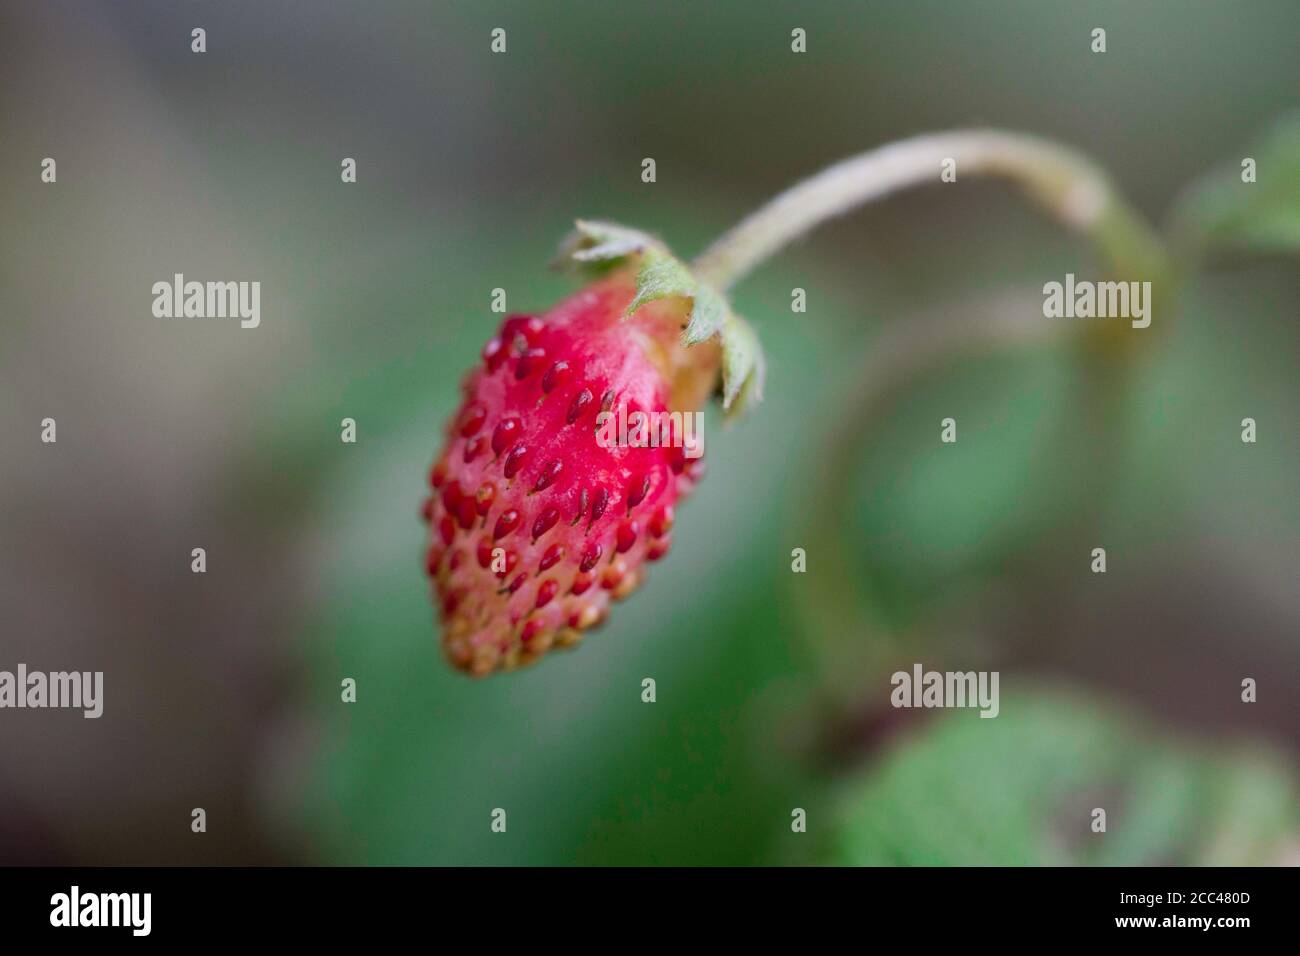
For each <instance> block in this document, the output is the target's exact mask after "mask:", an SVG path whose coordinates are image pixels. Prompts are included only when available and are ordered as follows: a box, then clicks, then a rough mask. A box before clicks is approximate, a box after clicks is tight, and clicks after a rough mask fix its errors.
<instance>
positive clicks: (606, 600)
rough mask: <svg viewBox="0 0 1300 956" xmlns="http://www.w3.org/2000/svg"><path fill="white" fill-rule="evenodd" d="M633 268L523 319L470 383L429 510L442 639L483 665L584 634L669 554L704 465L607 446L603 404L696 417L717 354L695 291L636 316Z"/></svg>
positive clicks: (491, 666) (468, 663) (653, 451)
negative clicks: (690, 342)
mask: <svg viewBox="0 0 1300 956" xmlns="http://www.w3.org/2000/svg"><path fill="white" fill-rule="evenodd" d="M635 274H636V270H635V269H634V268H629V269H624V270H618V271H615V272H614V273H611V274H610V275H609V276H608V277H607V278H605V279H602V280H600V281H598V282H597V283H595V284H593V285H591V286H588V287H587V288H585V289H583V290H582V291H580V292H578V293H577V294H576V295H574V296H572V297H570V298H569V299H567V300H565V301H563V302H561V303H560V304H559V305H557V306H556V307H555V308H554V309H552V310H551V311H550V312H548V313H547V314H546V315H544V316H541V317H537V316H511V317H510V318H508V319H507V320H506V321H505V322H504V323H503V324H502V326H501V328H500V330H499V331H498V334H497V335H495V336H494V337H492V338H491V339H490V340H489V341H488V343H487V345H485V346H484V348H483V351H482V361H481V362H480V363H478V364H476V366H475V368H474V369H473V370H472V371H471V373H470V375H469V377H468V378H467V379H466V382H465V391H466V398H465V402H464V405H463V406H462V407H461V408H460V409H458V410H457V412H456V414H455V416H454V417H453V419H452V426H451V429H450V431H449V433H448V434H449V436H450V437H449V444H448V447H447V448H446V449H445V451H443V452H442V453H441V454H440V455H439V457H438V458H437V462H438V464H437V465H436V466H435V467H434V468H433V469H432V470H431V472H430V485H431V486H432V487H433V489H434V491H433V494H432V496H431V497H430V498H429V499H428V503H427V504H426V505H425V507H424V509H423V513H424V514H425V515H426V516H427V518H428V520H429V522H430V541H429V549H428V553H427V555H426V570H427V572H428V574H429V575H430V576H431V578H432V579H433V584H434V588H435V590H436V592H437V595H438V603H439V605H440V607H441V609H442V617H443V646H444V649H445V651H446V653H447V656H448V658H449V659H450V660H451V661H452V662H453V663H454V664H455V665H456V666H458V667H460V668H463V669H465V670H467V671H470V672H471V673H473V674H487V673H491V672H493V671H497V670H504V669H509V668H512V667H516V666H519V665H522V664H527V663H530V662H531V661H533V660H536V659H537V658H538V657H540V656H541V655H542V654H545V653H546V652H547V651H548V650H549V649H550V648H552V647H564V646H570V645H572V644H574V643H575V642H577V641H578V640H579V639H580V638H581V636H582V635H583V634H584V633H586V632H588V631H589V630H590V629H591V628H593V627H595V626H596V625H597V624H599V623H600V622H601V621H602V620H604V619H605V617H606V616H607V614H608V611H609V607H610V604H611V602H612V601H615V600H619V599H621V598H623V597H626V596H627V595H628V594H629V593H631V591H632V590H634V589H635V588H636V587H637V585H638V584H639V583H640V581H641V579H642V570H641V569H642V566H643V565H644V564H645V562H646V561H648V560H653V559H657V558H659V557H662V556H663V554H664V553H666V550H667V547H668V539H667V533H668V530H669V529H670V528H671V527H672V521H673V507H674V505H675V504H676V502H677V500H678V499H679V498H681V497H682V496H684V495H685V494H687V493H689V491H690V489H691V487H692V485H693V480H692V474H691V469H690V468H689V467H688V465H687V463H686V461H685V459H684V458H683V457H682V455H681V449H680V448H676V447H657V446H652V447H641V446H639V445H634V444H632V443H628V444H625V445H618V444H615V445H614V446H613V447H605V446H604V445H602V444H601V442H600V441H598V440H597V428H596V425H597V422H596V413H597V412H598V411H608V412H614V413H616V414H617V412H618V411H619V408H618V406H619V405H620V403H626V404H627V408H628V409H637V410H640V411H644V412H647V413H667V412H670V411H678V412H686V411H694V410H695V409H697V408H699V407H700V405H701V404H703V402H704V400H705V399H706V398H707V396H708V395H709V393H710V392H711V391H712V390H713V386H714V382H715V379H716V374H717V369H718V353H717V347H716V343H705V344H703V345H700V346H695V347H693V348H691V349H686V348H685V347H684V346H683V345H682V344H681V329H682V326H683V324H684V319H685V317H686V311H685V310H686V308H687V304H686V303H685V302H684V301H683V300H681V299H675V298H667V299H662V300H658V301H654V302H651V303H649V304H647V305H643V306H642V307H640V308H639V309H637V310H636V312H635V313H633V314H632V315H631V316H626V317H625V316H624V313H625V312H626V310H627V307H628V305H629V303H630V302H631V300H632V297H633V295H634V294H635ZM691 464H694V462H692V463H691Z"/></svg>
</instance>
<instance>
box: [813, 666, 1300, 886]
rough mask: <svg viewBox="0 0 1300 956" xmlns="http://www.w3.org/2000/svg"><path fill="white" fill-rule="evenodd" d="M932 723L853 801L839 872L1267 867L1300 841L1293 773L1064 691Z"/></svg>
mask: <svg viewBox="0 0 1300 956" xmlns="http://www.w3.org/2000/svg"><path fill="white" fill-rule="evenodd" d="M932 720H933V722H932V723H930V724H929V725H928V726H926V727H925V728H924V729H923V730H921V731H920V732H919V735H918V736H916V737H911V736H904V737H902V738H900V739H899V740H898V741H897V745H896V747H895V749H894V750H893V751H892V752H891V753H889V754H887V755H886V756H885V757H884V759H883V762H882V763H881V764H880V765H879V766H878V767H877V768H875V769H874V770H873V771H871V772H870V773H868V774H867V776H866V777H865V778H863V779H861V780H859V781H858V782H857V783H855V784H854V785H852V786H851V787H849V788H848V790H847V792H846V794H845V799H844V802H843V804H842V817H841V819H840V822H839V825H838V826H837V828H836V830H835V834H834V836H833V838H831V839H830V840H828V841H827V844H826V848H825V859H826V861H827V862H832V863H838V864H849V865H863V866H868V865H869V866H878V865H912V866H946V865H961V866H973V865H992V866H1019V865H1107V866H1129V865H1138V864H1153V865H1172V864H1186V865H1202V864H1206V865H1208V864H1214V865H1249V864H1268V863H1276V862H1279V861H1280V857H1281V855H1282V852H1283V847H1284V845H1285V844H1286V842H1287V839H1288V838H1289V837H1290V835H1292V834H1294V833H1295V830H1296V826H1297V807H1298V805H1297V800H1296V793H1295V790H1294V785H1293V782H1292V781H1291V780H1290V779H1289V777H1288V774H1287V772H1286V770H1285V764H1283V763H1282V762H1280V761H1274V760H1272V759H1270V758H1266V757H1263V756H1261V755H1259V754H1257V753H1235V754H1213V755H1205V754H1203V753H1201V752H1199V751H1198V752H1191V751H1188V750H1186V749H1184V748H1182V747H1180V746H1178V745H1175V744H1173V743H1171V742H1168V741H1164V740H1159V739H1155V738H1153V737H1151V736H1150V735H1149V734H1148V733H1146V732H1145V731H1142V730H1141V729H1139V728H1135V727H1134V726H1132V722H1131V720H1130V719H1128V718H1127V717H1124V716H1121V715H1119V714H1115V713H1111V712H1110V711H1109V710H1108V709H1107V708H1106V707H1104V706H1099V705H1098V704H1096V703H1091V702H1084V701H1081V700H1080V699H1078V698H1074V697H1072V696H1070V695H1068V694H1064V693H1062V692H1061V691H1060V690H1050V691H1039V692H1036V693H1033V694H1028V695H1025V694H1017V695H1015V696H1011V695H1005V696H1004V697H1003V699H1002V705H1001V713H1000V714H999V716H998V717H996V718H993V719H985V718H981V717H980V716H979V714H978V713H977V712H976V711H974V710H962V711H945V712H942V713H941V714H936V715H935V716H934V717H933V718H932ZM1095 807H1101V808H1104V809H1105V810H1106V824H1107V829H1106V832H1105V833H1104V834H1102V833H1093V832H1092V829H1091V823H1092V811H1093V808H1095Z"/></svg>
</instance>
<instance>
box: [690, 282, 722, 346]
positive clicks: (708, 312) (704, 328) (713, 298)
mask: <svg viewBox="0 0 1300 956" xmlns="http://www.w3.org/2000/svg"><path fill="white" fill-rule="evenodd" d="M726 317H727V300H726V299H724V298H723V297H722V295H721V293H719V292H718V291H717V290H715V289H714V288H713V287H712V286H708V285H703V284H700V285H697V286H696V288H695V292H694V294H693V295H692V296H691V320H690V322H688V323H687V325H686V331H685V332H684V333H683V334H682V342H683V344H685V345H688V346H689V345H698V344H699V343H701V342H704V341H707V340H708V339H711V338H713V336H715V335H717V334H718V332H720V331H721V330H722V325H723V322H724V321H726Z"/></svg>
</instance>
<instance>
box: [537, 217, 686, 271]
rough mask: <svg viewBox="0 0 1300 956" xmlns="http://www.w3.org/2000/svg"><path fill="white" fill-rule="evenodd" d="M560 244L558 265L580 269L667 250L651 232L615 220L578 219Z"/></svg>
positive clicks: (594, 268) (609, 265)
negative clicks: (620, 223) (651, 251)
mask: <svg viewBox="0 0 1300 956" xmlns="http://www.w3.org/2000/svg"><path fill="white" fill-rule="evenodd" d="M573 225H574V229H573V232H571V233H569V235H568V236H567V237H566V238H565V240H564V242H563V243H561V245H560V254H559V257H558V259H557V260H556V265H558V266H560V267H562V268H569V269H576V270H578V271H581V272H598V273H599V272H605V271H608V270H609V269H611V268H614V267H616V266H619V265H622V264H623V263H624V262H625V261H626V260H627V259H629V258H630V257H631V256H634V255H640V254H642V253H645V252H648V251H650V250H655V251H659V252H666V250H665V249H664V245H663V243H662V242H660V241H659V240H658V239H656V238H655V237H654V236H652V235H650V234H649V233H646V232H642V231H641V230H639V229H632V228H629V227H628V226H620V225H618V223H613V222H600V221H597V220H589V219H579V220H577V221H576V222H574V224H573Z"/></svg>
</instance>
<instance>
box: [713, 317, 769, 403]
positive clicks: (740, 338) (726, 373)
mask: <svg viewBox="0 0 1300 956" xmlns="http://www.w3.org/2000/svg"><path fill="white" fill-rule="evenodd" d="M764 374H765V365H764V361H763V347H762V346H761V345H760V344H759V341H758V336H757V335H756V334H755V333H754V330H753V328H752V327H751V326H750V324H749V323H748V322H746V321H745V320H744V319H742V318H741V317H740V316H738V315H735V314H732V313H728V314H727V316H726V318H725V319H724V321H723V324H722V407H723V408H725V409H726V410H727V412H728V413H729V414H730V415H733V416H734V415H738V414H740V412H741V411H743V410H744V407H745V405H746V402H757V401H758V400H759V399H760V398H761V397H762V393H763V377H764ZM746 385H748V386H749V387H748V388H746ZM737 399H743V400H742V401H737ZM733 403H734V404H735V408H734V409H733V407H732V406H733Z"/></svg>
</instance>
